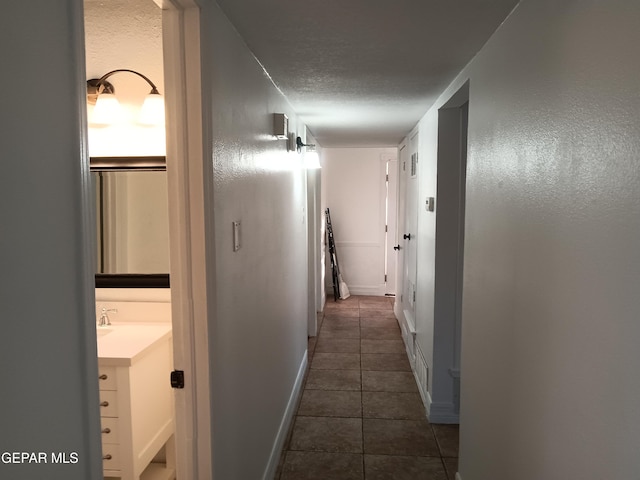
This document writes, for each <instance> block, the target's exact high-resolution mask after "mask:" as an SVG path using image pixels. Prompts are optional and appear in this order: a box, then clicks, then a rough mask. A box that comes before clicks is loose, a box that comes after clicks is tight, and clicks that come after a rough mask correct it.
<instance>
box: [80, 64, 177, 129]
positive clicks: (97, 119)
mask: <svg viewBox="0 0 640 480" xmlns="http://www.w3.org/2000/svg"><path fill="white" fill-rule="evenodd" d="M120 72H129V73H133V74H135V75H138V76H139V77H141V78H143V79H144V80H145V81H146V82H147V83H148V84H149V86H151V92H149V94H148V95H147V96H146V98H145V99H144V103H143V104H142V107H141V108H140V115H139V116H138V122H139V123H141V124H143V125H162V124H164V99H163V98H162V95H160V92H158V87H156V86H155V85H154V83H153V82H152V81H151V80H149V78H148V77H146V76H145V75H143V74H141V73H138V72H136V71H134V70H128V69H118V70H112V71H111V72H108V73H105V74H104V75H103V76H102V77H100V78H92V79H91V80H87V101H88V103H89V104H92V105H94V104H95V108H94V110H93V117H92V120H91V123H94V124H98V125H112V124H114V123H116V122H117V121H118V119H119V118H120V115H121V111H122V109H121V107H120V102H118V99H117V98H116V95H115V88H114V87H113V85H112V84H111V83H109V82H107V79H108V78H109V77H110V76H111V75H114V74H116V73H120Z"/></svg>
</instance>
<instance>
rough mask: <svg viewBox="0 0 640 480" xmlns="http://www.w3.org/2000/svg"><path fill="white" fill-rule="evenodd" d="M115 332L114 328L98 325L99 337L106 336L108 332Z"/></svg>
mask: <svg viewBox="0 0 640 480" xmlns="http://www.w3.org/2000/svg"><path fill="white" fill-rule="evenodd" d="M111 332H113V328H108V327H96V333H97V335H98V337H104V336H105V335H106V334H108V333H111Z"/></svg>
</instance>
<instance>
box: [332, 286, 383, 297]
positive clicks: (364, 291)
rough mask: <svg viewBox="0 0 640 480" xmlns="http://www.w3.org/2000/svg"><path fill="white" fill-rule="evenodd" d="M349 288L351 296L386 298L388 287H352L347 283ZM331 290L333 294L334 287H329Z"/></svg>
mask: <svg viewBox="0 0 640 480" xmlns="http://www.w3.org/2000/svg"><path fill="white" fill-rule="evenodd" d="M347 286H348V287H349V293H351V295H368V296H374V297H384V295H385V293H386V285H385V284H384V283H381V284H380V285H351V284H350V283H347ZM329 290H330V291H331V292H333V286H329Z"/></svg>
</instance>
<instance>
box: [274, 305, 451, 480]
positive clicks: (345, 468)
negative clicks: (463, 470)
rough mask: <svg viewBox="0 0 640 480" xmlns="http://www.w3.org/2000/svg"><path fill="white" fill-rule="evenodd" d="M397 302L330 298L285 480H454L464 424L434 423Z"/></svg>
mask: <svg viewBox="0 0 640 480" xmlns="http://www.w3.org/2000/svg"><path fill="white" fill-rule="evenodd" d="M393 301H394V299H393V298H389V297H364V296H352V297H350V298H348V299H347V300H343V301H342V300H341V301H339V302H337V303H335V302H334V301H333V298H332V297H330V298H328V299H327V304H326V307H325V311H324V317H323V318H322V321H321V322H320V329H319V334H318V336H317V337H316V338H310V339H309V366H310V368H308V370H307V376H306V379H305V385H304V390H303V394H302V397H301V400H300V404H299V406H298V410H297V413H296V417H295V419H294V422H293V428H292V431H291V432H290V434H289V438H288V440H287V443H286V445H285V449H284V452H283V455H282V458H281V465H280V468H279V471H278V472H277V473H276V477H275V478H276V479H277V480H312V479H313V480H320V479H322V480H358V479H360V480H362V479H366V480H382V479H393V480H402V479H410V480H417V479H423V480H454V477H455V472H456V468H457V456H458V426H457V425H432V424H430V423H429V422H428V421H427V420H426V418H425V413H424V406H423V404H422V401H421V399H420V394H419V393H418V388H417V386H416V383H415V380H414V377H413V374H412V372H411V367H410V365H409V362H408V360H407V355H406V353H405V350H404V345H403V342H402V339H401V336H400V329H399V327H398V323H397V321H396V319H395V317H394V314H393Z"/></svg>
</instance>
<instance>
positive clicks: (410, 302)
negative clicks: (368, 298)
mask: <svg viewBox="0 0 640 480" xmlns="http://www.w3.org/2000/svg"><path fill="white" fill-rule="evenodd" d="M404 150H405V151H406V154H405V155H403V161H402V171H401V172H400V173H401V175H402V177H403V178H404V187H405V204H404V212H405V216H404V229H403V231H401V232H400V233H401V234H402V237H401V238H399V244H400V248H402V249H404V255H403V262H404V264H403V269H402V270H403V282H402V283H403V288H402V298H401V301H402V308H403V313H404V317H405V319H406V321H407V323H408V324H409V326H410V327H411V328H412V329H413V330H415V326H416V321H415V319H416V306H415V305H416V281H417V273H416V272H417V268H416V267H417V261H418V256H417V234H418V134H417V133H416V134H415V135H414V136H413V137H411V139H410V140H409V144H408V146H407V148H405V149H404Z"/></svg>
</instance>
